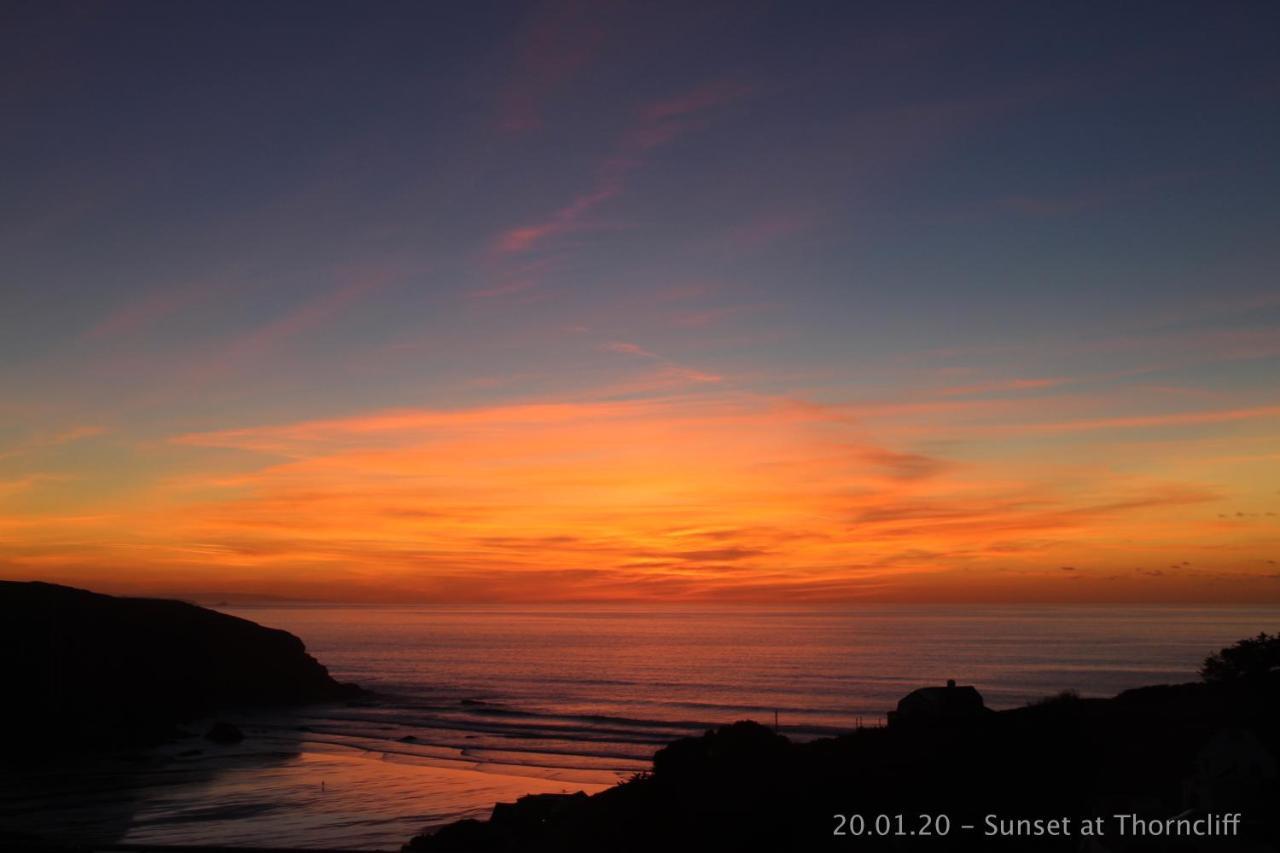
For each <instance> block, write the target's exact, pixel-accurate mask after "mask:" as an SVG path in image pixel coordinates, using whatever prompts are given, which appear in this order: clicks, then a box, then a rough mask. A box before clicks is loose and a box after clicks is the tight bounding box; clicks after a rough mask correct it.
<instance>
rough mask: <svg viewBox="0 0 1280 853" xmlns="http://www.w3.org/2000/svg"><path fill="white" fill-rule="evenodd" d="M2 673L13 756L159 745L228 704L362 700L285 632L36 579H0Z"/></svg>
mask: <svg viewBox="0 0 1280 853" xmlns="http://www.w3.org/2000/svg"><path fill="white" fill-rule="evenodd" d="M0 672H2V673H3V679H4V701H3V702H0V725H2V728H0V731H3V732H4V740H5V743H4V746H3V753H0V755H2V757H3V758H6V759H11V758H17V759H22V758H23V757H24V753H27V752H36V751H38V752H39V754H46V753H48V751H50V750H64V751H65V750H75V751H83V750H95V749H101V748H111V747H121V746H135V745H140V744H146V743H154V742H156V741H159V740H163V739H165V738H166V737H168V736H170V735H172V734H173V733H174V732H175V731H176V729H177V727H178V726H179V725H180V724H182V723H185V722H188V721H190V720H192V719H194V718H198V717H201V716H205V715H208V714H211V713H214V712H216V711H218V710H220V709H224V708H248V707H261V706H281V705H297V704H303V703H309V702H325V701H334V700H341V699H347V698H352V697H354V696H356V695H358V694H359V693H360V689H359V688H358V687H356V686H355V685H350V684H340V683H338V682H337V681H335V680H334V679H333V678H332V677H330V675H329V673H328V671H327V670H326V669H325V668H324V667H323V666H322V665H321V664H320V663H319V662H317V661H316V660H315V658H313V657H311V656H310V655H309V654H307V652H306V649H305V648H304V647H303V644H302V641H301V640H299V639H298V638H297V637H295V636H294V635H292V634H290V633H288V632H287V631H280V630H276V629H273V628H264V627H263V626H261V625H257V624H255V623H253V622H250V621H248V620H246V619H239V618H236V617H234V616H228V615H227V614H224V613H218V612H216V611H213V610H208V609H205V608H203V607H198V606H196V605H194V604H188V603H186V602H182V601H169V600H163V599H151V598H119V597H115V596H110V595H101V594H98V593H94V592H88V591H86V590H82V589H74V588H72V587H66V586H58V585H55V584H47V583H36V582H30V583H19V582H13V581H0ZM219 733H220V732H214V733H213V734H214V735H218V734H219ZM221 735H222V736H224V737H234V734H233V733H230V732H227V731H225V730H223V731H222V732H221Z"/></svg>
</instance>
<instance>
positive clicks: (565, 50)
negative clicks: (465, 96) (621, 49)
mask: <svg viewBox="0 0 1280 853" xmlns="http://www.w3.org/2000/svg"><path fill="white" fill-rule="evenodd" d="M610 15H611V4H609V3H605V2H587V0H544V2H542V3H539V4H538V5H536V6H534V7H533V9H532V12H531V14H530V15H529V20H528V22H527V23H526V25H525V26H524V28H523V29H521V31H520V32H519V34H518V35H517V37H516V43H515V45H514V62H513V66H514V67H513V70H512V72H511V76H510V80H509V81H508V82H507V84H506V86H505V88H504V89H503V91H502V94H501V97H500V99H499V100H500V103H499V107H498V126H499V127H500V128H501V129H502V130H504V131H507V132H510V133H520V132H524V131H529V130H533V129H536V128H538V127H540V126H541V125H542V123H543V111H544V109H545V107H546V102H547V100H548V99H549V98H551V97H552V96H553V95H554V94H556V93H557V92H558V91H559V90H560V89H562V88H564V87H565V86H566V85H568V84H569V83H570V82H572V81H573V79H574V78H575V77H577V76H578V75H579V74H581V73H582V72H583V71H584V70H585V69H586V68H587V67H589V66H590V65H591V63H592V62H593V61H594V60H595V59H596V58H597V57H598V56H599V55H600V51H601V48H602V47H603V45H604V43H605V38H606V34H607V33H608V31H609V19H610Z"/></svg>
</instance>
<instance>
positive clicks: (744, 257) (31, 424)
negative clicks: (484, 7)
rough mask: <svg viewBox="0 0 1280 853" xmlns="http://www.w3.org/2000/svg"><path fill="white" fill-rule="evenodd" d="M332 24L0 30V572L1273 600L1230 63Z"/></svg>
mask: <svg viewBox="0 0 1280 853" xmlns="http://www.w3.org/2000/svg"><path fill="white" fill-rule="evenodd" d="M54 5H56V4H51V9H52V8H53V6H54ZM353 11H354V10H351V9H345V10H339V7H334V8H331V9H329V10H328V13H327V14H324V15H321V14H317V15H316V16H315V18H314V19H308V20H306V21H298V20H292V19H288V16H282V17H273V16H279V15H280V13H279V11H278V10H276V11H272V10H258V11H253V10H238V11H236V12H235V13H234V14H227V15H226V16H225V19H218V20H213V18H212V17H211V16H209V15H208V14H206V12H202V11H199V10H186V11H183V10H179V9H169V10H162V9H159V8H157V9H151V10H150V11H148V12H147V13H146V14H142V13H139V15H138V16H137V18H136V19H134V18H131V17H130V16H119V17H113V16H111V15H109V14H106V13H96V14H92V15H86V16H84V17H81V18H75V19H74V20H71V19H69V18H68V16H66V15H64V14H61V13H59V12H57V11H56V9H55V10H53V11H44V12H40V11H38V10H32V11H31V12H30V13H29V15H27V17H23V18H22V21H21V23H22V26H21V27H15V28H14V30H13V32H15V33H18V32H22V33H28V36H24V37H22V38H19V37H17V36H14V35H13V34H12V33H11V34H10V35H8V36H6V38H7V40H8V41H13V42H14V44H13V45H10V46H11V47H12V48H13V50H11V51H8V55H9V56H10V57H11V59H10V60H9V62H11V63H14V64H15V66H16V67H18V68H21V69H25V70H26V71H27V73H26V74H25V76H23V77H22V78H21V79H20V80H19V82H18V83H17V84H15V86H14V90H13V93H12V94H10V95H6V97H9V98H10V101H9V103H10V104H11V105H12V110H13V114H14V115H15V116H20V117H22V121H20V122H17V123H16V124H15V127H17V131H15V133H14V134H13V139H12V140H10V142H9V143H7V144H8V146H9V149H8V150H9V154H10V156H9V157H7V158H6V160H7V164H8V165H6V166H5V167H3V168H4V171H5V172H6V178H11V179H12V180H11V181H10V183H11V184H12V186H13V187H14V188H15V190H14V196H13V197H14V199H15V200H16V202H17V207H18V208H20V209H21V210H22V211H23V213H22V215H21V216H20V217H19V216H14V217H9V218H6V219H4V220H3V221H0V249H2V250H3V255H4V257H6V261H5V264H4V268H5V276H6V284H5V285H4V287H5V293H6V297H7V298H6V303H7V307H11V309H12V310H7V311H5V312H4V313H3V314H2V315H0V356H2V357H0V576H3V577H5V578H7V579H38V580H50V581H56V582H63V583H71V584H75V585H80V586H85V587H88V588H91V589H97V590H102V591H107V592H124V593H135V594H163V595H178V596H202V597H208V596H236V597H238V598H246V597H253V596H263V597H274V596H280V597H287V598H297V599H303V600H338V601H367V602H396V601H413V602H445V603H471V602H703V603H708V602H724V603H738V602H746V603H756V604H759V603H779V604H825V603H840V602H857V601H902V602H915V601H1013V602H1037V601H1080V602H1112V601H1117V602H1118V601H1128V602H1151V603H1158V602H1187V603H1190V602H1235V603H1247V602H1257V603H1274V602H1280V563H1278V562H1277V561H1280V518H1278V517H1277V512H1278V511H1280V369H1277V368H1280V363H1278V362H1280V296H1278V295H1277V290H1276V285H1275V282H1276V277H1277V273H1280V248H1278V247H1280V243H1277V242H1276V241H1275V240H1274V239H1273V238H1274V224H1275V222H1276V218H1277V210H1276V201H1275V199H1276V198H1280V194H1277V193H1276V192H1275V190H1276V189H1277V188H1276V186H1275V184H1276V182H1277V173H1276V171H1275V169H1274V166H1273V164H1271V163H1270V160H1269V156H1268V153H1267V150H1268V146H1267V145H1265V144H1262V143H1256V144H1253V145H1252V146H1250V145H1243V144H1241V140H1250V139H1259V138H1261V139H1265V138H1271V137H1273V136H1275V135H1276V130H1277V128H1278V126H1277V120H1276V118H1275V115H1278V114H1280V110H1273V109H1270V108H1271V107H1274V106H1275V104H1274V101H1275V100H1276V92H1277V91H1280V88H1275V87H1274V86H1273V87H1272V88H1267V86H1266V85H1264V84H1263V83H1261V82H1259V83H1258V84H1257V85H1256V86H1255V87H1253V88H1249V87H1245V88H1239V87H1238V86H1237V81H1238V79H1241V78H1243V77H1244V76H1248V75H1253V76H1252V77H1251V78H1250V79H1256V80H1260V81H1261V80H1270V81H1272V82H1274V81H1275V80H1277V79H1280V63H1278V62H1277V60H1276V59H1275V57H1274V55H1273V54H1272V52H1271V51H1270V46H1269V44H1268V43H1267V40H1266V39H1265V38H1264V37H1263V35H1264V34H1263V33H1261V32H1259V31H1254V30H1250V29H1248V28H1244V27H1243V26H1242V25H1241V23H1240V22H1238V21H1234V20H1231V19H1227V18H1225V17H1224V18H1222V19H1214V20H1212V21H1204V20H1200V21H1197V20H1188V21H1184V22H1181V23H1177V22H1166V24H1167V27H1166V29H1164V30H1161V31H1160V32H1158V33H1151V32H1149V31H1148V30H1147V22H1145V21H1143V20H1139V18H1141V16H1131V15H1129V14H1128V13H1126V12H1125V11H1124V10H1109V11H1107V12H1106V13H1105V14H1106V15H1110V16H1112V17H1111V18H1108V24H1109V26H1110V27H1112V28H1113V29H1114V31H1115V32H1119V33H1125V32H1142V33H1144V34H1145V37H1146V38H1147V39H1149V40H1150V44H1151V48H1150V52H1149V54H1144V56H1145V57H1146V58H1145V59H1144V60H1143V62H1140V63H1135V61H1134V59H1133V57H1132V56H1130V55H1129V54H1128V52H1127V49H1126V45H1125V44H1124V43H1122V42H1123V40H1121V41H1118V42H1117V43H1115V44H1111V43H1108V45H1107V46H1105V47H1103V48H1099V50H1098V51H1097V52H1095V53H1089V54H1088V55H1076V54H1073V53H1071V52H1069V51H1068V52H1056V53H1055V52H1054V51H1052V50H1046V51H1044V52H1043V53H1042V54H1041V55H1035V56H1029V55H1027V54H1026V53H1023V52H1021V51H1020V50H1019V49H1017V46H1018V45H1024V46H1025V45H1032V44H1038V43H1039V41H1040V40H1042V39H1044V40H1047V41H1046V43H1048V42H1053V43H1055V44H1056V43H1057V42H1055V41H1053V39H1051V38H1050V35H1051V32H1052V31H1053V30H1054V29H1055V28H1060V27H1064V26H1066V27H1072V26H1079V27H1086V28H1087V29H1088V31H1089V32H1094V30H1095V24H1096V22H1095V21H1092V20H1090V21H1083V20H1082V21H1076V20H1075V19H1072V20H1071V21H1057V22H1052V26H1048V25H1047V24H1045V22H1043V21H1037V20H1036V19H1035V18H1034V17H1021V16H1019V15H1018V14H1016V13H1011V15H1010V16H1009V17H1005V18H999V19H993V20H991V21H986V22H985V23H984V22H981V21H973V20H970V19H969V18H968V17H966V16H960V17H957V19H956V20H955V21H952V22H951V23H952V24H954V26H953V27H939V28H937V29H927V30H925V29H922V28H921V27H920V26H919V25H918V24H917V22H916V21H914V20H912V18H911V17H910V16H909V15H905V16H898V15H895V14H894V13H891V12H889V11H883V12H878V13H872V12H869V11H865V10H862V11H859V10H854V9H839V10H832V12H831V17H830V19H829V20H825V21H806V20H800V19H799V18H802V17H803V16H797V17H796V19H793V18H792V17H791V16H790V15H789V14H788V12H787V10H785V9H773V10H763V9H762V10H757V11H756V12H752V13H747V12H745V11H738V10H736V9H735V8H734V7H732V6H728V7H724V8H723V9H720V10H719V12H717V13H716V14H714V15H712V14H709V13H707V14H698V13H697V12H696V11H693V10H685V11H679V10H676V9H669V10H666V11H663V12H660V13H659V12H657V11H652V10H651V11H650V12H649V13H647V14H646V12H645V11H644V10H640V9H632V8H629V7H623V6H617V7H615V6H612V5H609V4H600V5H588V6H581V5H579V4H573V3H565V4H559V3H550V4H545V5H540V6H529V7H519V8H518V9H516V8H514V7H513V9H512V14H511V15H509V16H506V17H505V18H504V19H503V20H501V21H496V20H481V18H483V16H478V17H477V16H471V15H469V14H468V13H467V12H466V11H465V10H461V9H455V10H447V11H446V10H432V11H428V10H413V9H409V8H400V7H396V6H394V4H389V5H388V6H387V7H385V8H383V9H381V10H377V11H366V17H364V18H362V19H361V21H360V23H361V26H362V29H361V30H360V33H361V34H359V35H353V34H350V33H349V32H348V31H349V30H350V29H351V26H350V24H351V23H352V22H351V21H349V20H347V18H348V17H350V16H351V15H352V14H353ZM24 14H25V13H24ZM1100 14H1101V13H1100ZM818 17H821V16H818ZM1208 17H1212V16H1208ZM726 21H733V22H735V23H734V25H733V26H725V22H726ZM140 22H141V23H140ZM144 25H145V26H144ZM259 25H260V26H259ZM272 27H279V28H281V29H280V32H287V33H288V37H287V38H286V39H284V41H287V42H288V44H289V45H293V47H291V48H290V50H291V51H292V52H288V51H287V52H286V53H287V55H285V56H280V55H278V54H277V48H279V46H280V44H281V42H280V41H277V39H278V35H277V36H272V35H271V33H273V32H276V30H273V29H272ZM1046 27H1048V28H1047V29H1046ZM259 30H260V31H261V32H262V33H264V34H265V35H262V36H261V37H260V38H259V37H257V36H254V35H253V34H254V33H256V32H259ZM152 31H155V32H161V33H164V34H166V38H165V39H158V40H157V39H152V38H150V37H149V36H147V33H149V32H152ZM211 33H212V35H211ZM779 33H782V34H783V35H779ZM786 33H791V35H790V36H787V35H785V34H786ZM31 34H34V35H31ZM55 36H59V37H61V38H62V41H57V40H56V39H55ZM419 36H421V37H422V38H426V39H427V41H428V43H429V46H430V47H431V48H434V49H437V50H435V52H433V50H431V49H426V48H424V47H423V44H422V43H421V42H420V40H419V38H418V37H419ZM1189 39H1191V40H1194V41H1195V42H1196V43H1197V44H1201V43H1202V44H1203V52H1202V53H1198V54H1196V55H1195V56H1194V57H1192V58H1191V59H1187V57H1186V56H1185V51H1183V47H1182V46H1184V45H1185V43H1186V42H1187V40H1189ZM18 41H26V42H29V43H51V44H54V45H55V47H54V48H52V49H53V50H54V51H55V52H57V51H63V52H64V53H65V57H64V58H69V57H72V56H75V57H77V58H78V59H79V60H80V61H79V62H78V63H76V62H71V61H70V60H69V59H68V61H66V62H65V63H63V64H58V65H57V70H56V71H54V70H51V66H49V65H48V64H47V63H44V62H42V61H41V60H40V58H39V57H38V56H36V55H34V54H32V53H31V52H30V51H24V50H22V49H20V47H21V46H20V45H19V44H17V42H18ZM169 42H172V44H174V45H176V46H177V47H175V48H174V49H173V50H168V49H166V48H165V47H164V45H163V44H162V43H169ZM225 43H230V44H234V45H236V46H237V49H238V50H239V51H240V52H239V53H236V51H229V50H224V49H223V48H224V45H225ZM1062 43H1063V44H1068V43H1075V44H1089V43H1092V42H1091V41H1090V40H1089V39H1086V38H1081V39H1077V40H1075V41H1074V42H1072V40H1070V39H1067V40H1063V41H1062ZM59 45H60V46H59ZM335 45H336V46H335ZM855 48H856V49H855ZM659 49H660V52H661V55H662V56H663V57H664V64H662V65H661V66H660V67H657V68H656V69H655V68H654V67H653V66H652V65H651V63H650V57H651V54H652V52H653V51H658V50H659ZM1030 53H1035V51H1030ZM59 55H62V54H59ZM228 56H240V58H241V59H242V60H243V63H242V65H235V66H234V67H233V63H231V62H230V61H229V60H228V59H227V58H226V57H228ZM975 57H981V59H975ZM748 60H749V61H748ZM55 64H56V63H55ZM156 68H162V69H167V70H168V71H169V72H172V73H169V74H159V75H157V74H156V73H154V72H155V69H156ZM1175 72H1177V74H1180V75H1182V76H1176V75H1175ZM1170 75H1175V76H1176V79H1174V78H1173V77H1171V76H1170ZM1193 78H1194V79H1193ZM15 79H18V78H16V77H15ZM300 81H301V82H300ZM124 91H128V92H134V93H137V95H136V96H137V98H138V99H139V101H138V103H137V104H135V103H133V102H127V101H119V102H117V101H114V100H112V101H110V103H112V104H113V105H114V106H113V107H112V110H114V111H104V108H101V107H99V106H96V105H98V104H100V103H101V102H103V99H104V98H107V97H108V95H110V96H111V97H116V95H118V93H119V92H124ZM1068 131H1070V132H1068ZM1073 134H1074V135H1073ZM55 143H56V144H55Z"/></svg>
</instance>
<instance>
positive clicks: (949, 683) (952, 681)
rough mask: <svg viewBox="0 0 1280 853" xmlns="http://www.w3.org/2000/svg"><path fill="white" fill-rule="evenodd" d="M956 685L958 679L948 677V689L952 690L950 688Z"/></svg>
mask: <svg viewBox="0 0 1280 853" xmlns="http://www.w3.org/2000/svg"><path fill="white" fill-rule="evenodd" d="M955 686H956V680H955V679H954V678H948V679H947V689H948V690H950V689H952V688H954V687H955Z"/></svg>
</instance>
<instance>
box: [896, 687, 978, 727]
mask: <svg viewBox="0 0 1280 853" xmlns="http://www.w3.org/2000/svg"><path fill="white" fill-rule="evenodd" d="M986 713H988V711H987V706H986V705H985V704H983V702H982V694H981V693H979V692H978V691H977V689H976V688H974V687H973V686H971V685H965V686H963V687H957V686H956V682H955V679H948V680H947V686H946V687H921V688H920V689H919V690H913V691H911V692H910V693H908V694H907V695H906V696H904V697H902V699H900V700H899V701H898V710H896V711H890V712H889V725H891V726H895V725H903V724H911V723H917V722H919V723H939V722H950V721H961V720H970V719H973V718H975V717H980V716H982V715H984V714H986Z"/></svg>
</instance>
